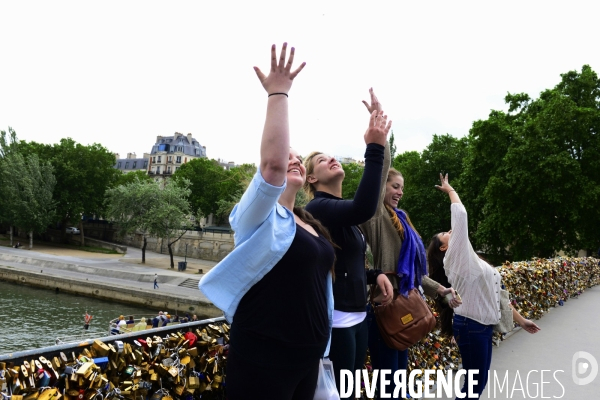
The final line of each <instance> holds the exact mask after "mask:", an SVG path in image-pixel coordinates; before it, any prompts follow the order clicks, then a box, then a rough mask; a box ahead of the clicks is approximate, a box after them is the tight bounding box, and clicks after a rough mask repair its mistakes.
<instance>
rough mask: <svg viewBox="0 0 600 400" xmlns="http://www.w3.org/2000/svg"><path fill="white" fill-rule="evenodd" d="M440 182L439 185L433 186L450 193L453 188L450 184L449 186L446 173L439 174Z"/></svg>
mask: <svg viewBox="0 0 600 400" xmlns="http://www.w3.org/2000/svg"><path fill="white" fill-rule="evenodd" d="M440 183H441V185H435V187H436V188H437V189H439V190H441V191H442V192H444V193H450V192H452V191H453V190H454V189H453V188H452V186H450V184H449V183H448V174H446V175H442V174H440Z"/></svg>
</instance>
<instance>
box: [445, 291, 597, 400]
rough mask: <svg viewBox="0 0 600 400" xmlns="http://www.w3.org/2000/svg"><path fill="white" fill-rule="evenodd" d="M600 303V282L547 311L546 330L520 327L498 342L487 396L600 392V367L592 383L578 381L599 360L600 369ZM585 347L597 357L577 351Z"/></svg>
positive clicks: (592, 395) (568, 397)
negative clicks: (589, 356)
mask: <svg viewBox="0 0 600 400" xmlns="http://www.w3.org/2000/svg"><path fill="white" fill-rule="evenodd" d="M599 304H600V286H595V287H592V288H590V289H587V290H586V291H585V292H584V293H583V294H581V296H579V298H572V299H569V300H568V301H566V302H565V303H564V306H562V307H557V308H553V309H551V311H550V312H548V313H546V314H544V316H543V317H542V318H541V319H539V320H537V321H536V324H537V325H538V326H539V327H540V328H541V330H540V331H539V332H538V333H536V334H535V335H531V334H529V333H527V332H525V331H524V330H518V331H516V332H515V333H514V334H513V335H512V336H511V337H510V338H508V339H506V340H504V341H503V342H501V344H500V346H499V347H494V349H493V353H492V365H491V371H490V381H489V382H488V385H487V387H486V389H485V391H484V393H483V395H482V397H481V399H536V398H537V399H542V398H558V399H565V400H575V399H598V398H600V371H599V372H597V376H596V378H595V379H594V380H593V381H592V382H590V383H589V384H587V385H578V384H576V383H575V381H574V377H575V378H585V377H587V376H590V373H592V372H593V371H592V368H593V367H594V362H595V363H596V364H595V365H596V371H597V368H598V363H599V362H600V308H599V306H598V305H599ZM579 352H586V353H588V354H589V355H591V356H592V357H593V358H594V359H595V360H590V359H587V360H586V359H585V357H578V356H576V354H577V353H579ZM581 356H585V355H584V354H581ZM575 358H577V360H576V359H575ZM586 363H587V369H586V368H585V366H586ZM578 368H580V369H581V372H582V373H577V372H578V371H576V370H577V369H578ZM584 369H585V371H583V370H584ZM574 373H575V374H574ZM542 374H543V375H542ZM580 383H581V381H580ZM441 398H443V399H453V397H441Z"/></svg>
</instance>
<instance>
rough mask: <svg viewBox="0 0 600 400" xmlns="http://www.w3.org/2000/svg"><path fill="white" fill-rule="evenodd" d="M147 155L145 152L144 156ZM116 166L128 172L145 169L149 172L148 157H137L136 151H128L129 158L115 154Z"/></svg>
mask: <svg viewBox="0 0 600 400" xmlns="http://www.w3.org/2000/svg"><path fill="white" fill-rule="evenodd" d="M145 156H146V155H145V154H144V157H145ZM115 158H116V160H117V161H116V164H115V168H116V169H118V170H120V171H123V172H125V173H127V172H133V171H144V172H148V164H149V162H148V161H149V160H148V158H137V157H136V155H135V153H127V158H119V154H115Z"/></svg>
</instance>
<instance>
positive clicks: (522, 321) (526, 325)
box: [511, 306, 540, 333]
mask: <svg viewBox="0 0 600 400" xmlns="http://www.w3.org/2000/svg"><path fill="white" fill-rule="evenodd" d="M511 308H512V311H513V320H514V321H515V322H516V323H517V324H519V326H520V327H521V328H523V329H525V330H526V331H527V332H529V333H537V332H538V331H539V330H540V327H539V326H537V325H536V324H535V322H533V321H531V320H528V319H526V318H524V317H523V316H522V315H521V314H519V312H518V311H517V310H516V309H515V308H514V307H512V306H511Z"/></svg>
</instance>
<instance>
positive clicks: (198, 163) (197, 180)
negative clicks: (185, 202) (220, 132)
mask: <svg viewBox="0 0 600 400" xmlns="http://www.w3.org/2000/svg"><path fill="white" fill-rule="evenodd" d="M227 172H228V171H227V170H225V169H224V168H223V167H221V166H220V165H219V163H218V161H216V160H209V159H208V158H196V159H194V160H191V161H190V162H187V163H185V164H183V165H182V166H181V167H179V169H178V170H177V171H175V173H174V174H173V178H172V179H173V180H174V181H175V182H177V183H179V182H182V181H183V180H184V179H185V180H187V181H189V182H190V187H189V188H190V190H191V193H190V197H189V200H190V204H191V206H192V211H193V213H194V215H198V216H207V215H209V214H214V215H216V214H217V212H218V210H219V200H221V199H223V198H227V195H228V194H231V192H230V193H226V191H224V190H223V186H224V182H226V181H227V179H228V174H227Z"/></svg>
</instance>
